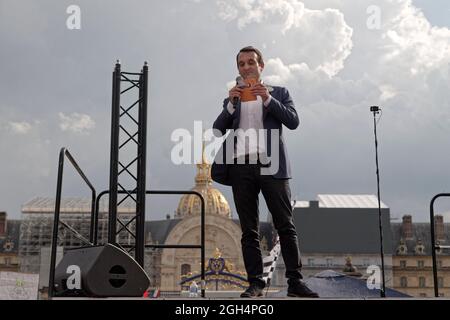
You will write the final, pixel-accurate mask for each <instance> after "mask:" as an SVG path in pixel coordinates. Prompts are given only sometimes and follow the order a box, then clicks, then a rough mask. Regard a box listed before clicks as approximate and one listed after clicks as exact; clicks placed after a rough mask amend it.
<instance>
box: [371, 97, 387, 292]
mask: <svg viewBox="0 0 450 320" xmlns="http://www.w3.org/2000/svg"><path fill="white" fill-rule="evenodd" d="M380 110H381V109H380V107H378V106H372V107H370V111H371V112H373V126H374V135H375V163H376V167H377V172H376V173H377V194H378V226H379V231H380V256H381V276H382V287H381V290H380V296H381V297H382V298H385V297H386V282H385V276H384V249H383V222H382V219H381V199H380V170H379V168H378V139H377V121H376V115H377V114H378V113H380Z"/></svg>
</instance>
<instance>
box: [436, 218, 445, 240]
mask: <svg viewBox="0 0 450 320" xmlns="http://www.w3.org/2000/svg"><path fill="white" fill-rule="evenodd" d="M434 235H435V237H436V240H444V239H445V235H444V217H443V216H441V215H436V216H435V217H434Z"/></svg>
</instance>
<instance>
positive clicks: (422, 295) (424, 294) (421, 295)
mask: <svg viewBox="0 0 450 320" xmlns="http://www.w3.org/2000/svg"><path fill="white" fill-rule="evenodd" d="M419 296H420V297H422V298H425V297H426V296H427V294H426V293H420V294H419Z"/></svg>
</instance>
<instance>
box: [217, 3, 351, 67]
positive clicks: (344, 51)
mask: <svg viewBox="0 0 450 320" xmlns="http://www.w3.org/2000/svg"><path fill="white" fill-rule="evenodd" d="M217 5H218V8H219V12H218V15H219V17H220V18H221V19H223V20H224V21H226V22H230V23H231V22H233V21H236V26H237V28H238V30H236V31H235V32H236V33H241V34H245V37H246V38H247V39H252V41H253V42H254V43H257V44H258V46H261V47H264V48H265V50H264V51H265V52H266V53H265V54H266V56H269V57H270V56H271V55H276V56H279V57H280V58H281V59H282V60H283V61H285V62H287V63H289V64H295V63H306V64H308V66H309V67H310V68H312V69H315V70H323V71H324V72H325V73H326V74H327V75H328V76H334V75H336V74H337V73H338V72H339V71H340V70H342V69H343V67H344V61H345V60H346V58H347V57H348V56H349V55H350V53H351V50H352V47H353V43H352V33H353V30H352V28H350V27H349V26H348V25H347V23H346V22H345V20H344V15H343V14H342V13H341V12H340V11H339V10H336V9H329V8H326V9H324V10H310V9H308V8H305V6H304V4H303V3H302V2H300V1H297V0H277V1H273V0H257V1H252V0H234V1H222V0H219V1H217ZM233 33H234V31H233ZM275 41H276V45H275ZM267 43H272V44H273V45H272V46H267Z"/></svg>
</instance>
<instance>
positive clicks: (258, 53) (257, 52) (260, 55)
mask: <svg viewBox="0 0 450 320" xmlns="http://www.w3.org/2000/svg"><path fill="white" fill-rule="evenodd" d="M241 52H254V53H256V55H257V56H258V63H259V64H264V60H263V56H262V53H261V51H259V50H258V49H256V48H255V47H252V46H248V47H244V48H242V49H241V50H239V52H238V54H237V55H236V63H238V62H239V54H240V53H241Z"/></svg>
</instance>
